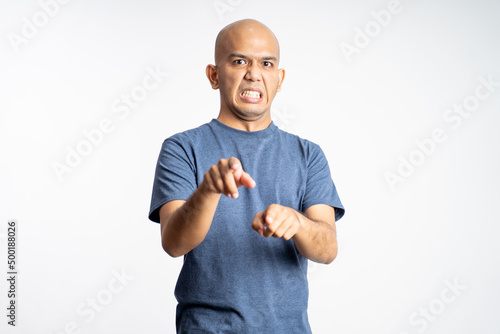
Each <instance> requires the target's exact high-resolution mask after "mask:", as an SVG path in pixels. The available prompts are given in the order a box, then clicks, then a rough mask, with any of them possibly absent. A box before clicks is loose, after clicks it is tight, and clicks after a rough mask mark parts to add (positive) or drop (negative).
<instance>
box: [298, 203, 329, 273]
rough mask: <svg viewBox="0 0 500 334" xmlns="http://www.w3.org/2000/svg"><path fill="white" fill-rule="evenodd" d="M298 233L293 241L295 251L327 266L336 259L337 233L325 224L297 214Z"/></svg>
mask: <svg viewBox="0 0 500 334" xmlns="http://www.w3.org/2000/svg"><path fill="white" fill-rule="evenodd" d="M297 215H298V219H299V221H300V228H299V231H298V232H297V233H296V234H295V235H294V237H293V241H294V243H295V246H296V247H297V250H298V251H299V252H300V254H302V256H304V257H305V258H308V259H309V260H311V261H314V262H319V263H325V264H329V263H331V262H332V261H333V260H335V258H336V257H337V233H336V231H335V228H334V227H333V226H332V225H330V224H328V223H325V222H322V221H315V220H312V219H310V218H308V217H307V216H305V215H303V214H301V213H298V212H297Z"/></svg>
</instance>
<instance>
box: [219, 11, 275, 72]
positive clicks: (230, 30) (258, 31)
mask: <svg viewBox="0 0 500 334" xmlns="http://www.w3.org/2000/svg"><path fill="white" fill-rule="evenodd" d="M250 38H258V39H261V40H262V41H263V42H264V43H267V44H269V43H271V44H273V46H274V49H275V50H274V51H275V54H276V56H277V58H278V60H279V50H280V49H279V43H278V39H277V38H276V36H275V35H274V34H273V32H272V31H271V29H269V28H268V27H267V26H266V25H264V24H262V23H260V22H259V21H256V20H252V19H245V20H240V21H236V22H233V23H231V24H229V25H227V26H226V27H224V28H223V29H222V30H221V31H220V32H219V34H218V35H217V39H216V40H215V65H218V64H219V62H220V60H221V57H224V56H225V55H227V54H228V53H229V52H231V50H234V47H235V43H236V42H238V41H242V40H249V39H250ZM256 47H258V45H256Z"/></svg>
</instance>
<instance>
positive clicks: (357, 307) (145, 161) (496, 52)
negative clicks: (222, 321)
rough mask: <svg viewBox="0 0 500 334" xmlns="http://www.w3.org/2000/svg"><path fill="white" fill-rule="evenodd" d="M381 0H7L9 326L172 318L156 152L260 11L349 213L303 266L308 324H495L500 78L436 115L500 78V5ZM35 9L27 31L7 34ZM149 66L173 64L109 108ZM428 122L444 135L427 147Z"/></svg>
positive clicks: (54, 327)
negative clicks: (107, 125) (234, 29)
mask: <svg viewBox="0 0 500 334" xmlns="http://www.w3.org/2000/svg"><path fill="white" fill-rule="evenodd" d="M41 3H53V2H50V1H48V0H46V1H42V2H41ZM224 4H225V6H226V7H223V6H224ZM216 6H219V7H218V8H219V10H217V9H216ZM388 6H389V1H385V0H384V1H347V0H342V1H299V0H293V1H284V0H283V1H250V0H231V1H230V0H220V1H213V0H208V1H138V0H135V1H132V0H129V1H115V2H106V3H104V2H101V1H95V0H94V1H78V0H73V1H71V2H69V3H67V4H60V5H58V6H57V7H54V5H52V7H51V8H52V16H48V15H47V14H44V13H45V12H43V9H42V7H41V5H40V3H39V2H37V1H14V0H9V1H8V0H3V1H2V2H1V8H0V30H1V35H0V36H1V39H0V247H1V249H0V256H1V258H0V263H1V265H0V267H1V268H2V271H3V272H4V274H1V277H4V276H5V277H6V276H7V274H6V272H7V268H6V262H7V253H6V250H7V240H6V234H7V222H8V221H9V219H15V220H16V221H17V224H18V230H17V231H18V248H17V256H18V267H17V269H18V272H19V275H18V286H17V291H18V296H17V305H18V309H17V327H16V328H11V326H8V325H7V320H8V319H7V317H6V313H7V311H6V309H5V308H6V305H7V303H8V299H7V290H8V286H7V281H6V279H4V278H2V279H1V280H0V305H2V307H1V309H2V310H3V311H2V312H1V315H0V319H2V320H1V324H0V328H1V330H0V331H1V332H2V333H43V334H49V333H96V334H97V333H173V332H174V327H175V325H174V318H175V305H176V302H175V299H174V296H173V289H174V285H175V282H176V279H177V275H178V272H179V269H180V266H181V264H182V259H172V258H170V257H169V256H168V255H167V254H166V253H164V252H163V250H162V249H161V246H160V233H159V225H157V224H155V223H152V222H150V221H148V219H147V214H148V210H149V203H150V198H151V189H152V182H153V175H154V168H155V164H156V159H157V157H158V153H159V150H160V146H161V143H162V141H163V140H164V139H165V138H166V137H168V136H170V135H172V134H174V133H176V132H180V131H183V130H186V129H189V128H193V127H195V126H198V125H200V124H202V123H205V122H208V121H210V120H211V119H212V118H214V117H217V114H218V108H219V100H218V91H213V90H212V89H211V88H210V86H209V83H208V80H207V79H206V77H205V66H206V65H207V64H208V63H213V46H214V42H215V37H216V35H217V33H218V31H219V30H220V29H221V28H222V27H224V26H225V25H227V24H229V23H231V22H233V21H235V20H238V19H242V18H255V19H258V20H260V21H262V22H263V23H265V24H266V25H268V26H269V27H270V28H271V29H272V30H273V31H274V32H275V34H276V36H277V37H278V39H279V41H280V43H281V52H282V53H281V55H282V61H281V66H282V67H283V68H285V69H286V71H287V72H286V78H285V82H284V85H283V90H282V92H281V93H279V94H278V96H277V98H276V100H275V102H274V105H273V109H272V110H273V118H274V120H275V123H276V124H277V125H278V126H279V127H281V128H283V129H285V130H287V131H289V132H293V133H296V134H298V135H300V136H301V137H304V138H307V139H310V140H312V141H314V142H316V143H318V144H320V146H321V147H322V148H323V150H324V152H325V154H326V155H327V157H328V160H329V163H330V168H331V171H332V175H333V178H334V181H335V183H336V186H337V189H338V191H339V194H340V196H341V199H342V201H343V203H344V205H345V207H346V210H347V211H346V215H345V217H344V218H343V219H342V220H341V221H340V222H339V223H338V225H337V226H338V238H339V255H338V257H337V259H336V260H335V261H334V262H333V263H332V264H331V265H328V266H324V265H315V264H312V265H311V266H310V274H309V279H310V304H309V317H310V322H311V326H312V328H313V331H314V333H347V334H358V333H360V334H361V333H363V334H365V333H384V334H390V333H391V334H392V333H395V334H403V333H406V334H414V333H423V332H425V333H439V334H443V333H454V334H456V333H482V334H490V333H491V334H493V333H494V334H498V333H499V332H500V320H499V318H498V311H499V309H500V285H499V281H500V273H499V264H500V263H499V260H498V255H499V253H500V245H499V243H498V237H499V235H500V224H499V222H500V219H499V217H500V215H499V213H498V204H499V200H500V190H499V189H500V177H499V176H498V171H499V170H500V156H499V144H500V132H499V131H498V127H499V125H500V114H499V111H500V86H496V87H494V86H493V89H492V92H490V93H489V96H488V97H487V98H484V99H483V100H481V101H479V102H480V103H479V105H478V106H475V107H474V111H472V112H471V113H470V115H468V117H462V118H460V119H461V121H460V123H458V122H459V121H458V120H456V118H455V121H453V122H451V121H450V119H448V121H447V120H446V119H445V117H446V115H447V110H448V109H449V108H453V106H454V104H462V103H464V101H468V102H471V101H472V102H474V94H475V91H476V87H478V86H479V85H481V81H480V80H481V79H480V78H481V77H482V78H485V79H487V78H488V77H491V78H492V80H493V81H495V82H497V85H498V82H499V81H500V62H499V59H500V46H499V41H500V20H499V19H498V17H499V14H500V3H499V2H498V1H488V0H483V1H474V2H473V1H464V0H462V1H450V0H449V1H428V0H427V1H425V0H419V1H417V0H413V1H411V0H401V2H400V5H399V7H398V8H399V10H400V11H399V12H398V13H396V14H394V13H393V14H391V18H390V22H389V19H387V18H386V24H385V26H383V27H382V26H381V25H380V24H378V23H376V22H377V21H375V18H374V15H373V14H372V11H375V12H377V13H380V11H381V10H387V8H388ZM40 13H41V14H40ZM44 15H45V16H44ZM44 17H45V18H48V20H46V21H44ZM37 20H38V21H37ZM26 22H31V23H33V22H35V23H36V24H37V25H38V27H36V26H35V28H36V30H35V31H33V29H32V30H31V36H30V37H29V38H26V39H25V40H23V42H22V43H21V44H17V45H16V43H13V42H12V40H13V38H14V37H12V36H18V38H25V37H22V36H23V35H22V34H23V29H24V33H25V34H28V35H30V34H29V33H28V31H29V29H28V28H26V27H25V26H26V25H29V23H26ZM377 27H378V28H377ZM365 28H368V29H372V30H369V33H370V34H371V36H372V37H368V38H369V42H366V40H365V42H366V44H367V45H362V44H360V43H361V42H362V37H359V31H360V30H361V31H363V30H364V29H365ZM357 29H358V30H357ZM357 35H358V36H357ZM356 36H357V40H356V41H357V43H358V44H357V45H358V46H359V47H358V52H357V53H354V54H352V55H351V56H350V57H346V55H345V54H344V53H343V52H342V49H341V45H344V46H345V45H346V44H350V45H352V46H353V47H356V41H355V38H356ZM18 41H19V39H18ZM342 43H346V44H342ZM361 46H362V47H361ZM148 68H150V69H155V68H159V69H160V70H161V71H162V72H166V73H168V75H164V77H163V78H162V82H161V83H159V84H158V85H157V87H156V88H155V89H153V90H151V91H148V93H147V96H145V98H144V99H143V100H142V101H140V102H139V103H138V105H137V107H135V108H133V109H132V108H131V109H130V112H129V113H128V114H127V115H125V114H124V113H123V112H122V113H115V112H113V111H114V110H115V111H116V109H113V105H114V103H117V102H116V101H118V102H119V101H120V99H121V96H122V94H131V92H132V91H134V90H135V91H136V93H137V92H139V91H140V86H141V85H142V81H143V79H144V78H145V77H147V75H148V70H147V69H148ZM151 82H152V81H151ZM137 87H139V88H137ZM480 92H481V93H482V94H483V95H485V94H486V93H487V92H488V91H487V90H486V89H485V88H484V87H483V88H480ZM476 101H478V100H477V99H476ZM122 106H123V104H122ZM448 116H450V115H448ZM455 117H457V116H456V115H455ZM104 119H109V121H110V122H111V124H112V130H111V131H108V133H106V134H104V135H103V137H102V138H97V137H96V138H97V139H99V140H97V139H96V143H97V144H95V145H93V146H91V147H90V149H91V152H89V153H88V154H87V155H86V156H84V157H82V159H81V161H79V162H78V164H76V163H75V164H74V166H75V167H74V168H71V171H66V172H65V173H64V174H63V175H62V176H61V180H59V179H58V176H57V173H56V172H55V170H54V164H55V163H60V164H66V162H65V159H66V158H67V155H68V152H69V151H68V150H71V149H76V148H77V146H78V145H80V146H81V145H85V144H82V142H85V141H86V137H85V136H84V134H83V132H84V131H91V130H92V129H95V128H97V127H98V126H99V123H100V122H101V121H102V120H104ZM435 129H442V131H443V133H444V136H445V138H446V140H444V141H442V142H441V143H436V144H433V145H430V144H428V146H427V151H428V152H427V153H428V154H427V155H423V154H424V153H419V147H418V145H417V144H416V141H425V140H429V138H431V135H432V133H433V131H435ZM438 131H439V130H438ZM82 147H83V146H82ZM86 148H87V150H89V147H88V146H87V147H86ZM410 158H411V159H413V161H414V162H415V161H416V162H418V164H417V166H414V167H412V171H411V172H409V171H408V170H406V171H407V174H405V177H401V179H400V180H399V181H401V182H396V184H393V186H392V187H391V185H390V182H388V181H387V179H386V177H387V175H388V173H394V174H393V175H395V174H396V173H398V168H400V169H401V168H402V167H399V166H400V164H401V159H404V160H408V159H410ZM406 167H407V169H408V168H409V167H408V166H406ZM403 169H404V168H403ZM120 272H124V273H125V275H126V276H127V277H128V278H127V279H125V281H124V283H120V282H119V281H116V280H115V278H114V277H115V275H117V273H120ZM450 284H451V285H456V286H458V288H456V290H455V292H453V290H450V288H449V287H448V285H450ZM93 299H95V300H96V301H97V302H96V303H97V304H96V305H95V306H94V307H95V309H98V310H99V311H96V310H95V309H93V308H92V306H91V304H90V303H91V301H92V300H93ZM4 306H5V307H4ZM424 313H426V314H427V316H424V315H423V314H424Z"/></svg>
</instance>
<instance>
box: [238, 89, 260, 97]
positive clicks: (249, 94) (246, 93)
mask: <svg viewBox="0 0 500 334" xmlns="http://www.w3.org/2000/svg"><path fill="white" fill-rule="evenodd" d="M241 96H243V97H250V98H254V99H257V98H259V97H260V93H259V92H256V91H254V90H246V91H244V92H243V93H242V94H241Z"/></svg>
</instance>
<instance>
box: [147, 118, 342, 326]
mask: <svg viewBox="0 0 500 334" xmlns="http://www.w3.org/2000/svg"><path fill="white" fill-rule="evenodd" d="M232 156H234V157H236V158H238V159H239V160H240V161H241V164H242V167H243V169H244V170H245V171H246V172H248V173H249V174H250V176H251V177H252V178H253V179H254V180H255V182H256V186H255V187H254V188H253V189H247V188H245V187H240V188H238V192H239V197H238V198H237V199H232V198H227V197H226V196H221V197H220V201H219V204H218V206H217V210H216V212H215V215H214V218H213V221H212V224H211V227H210V229H209V231H208V233H207V235H206V237H205V239H204V240H203V241H202V242H201V244H199V245H198V246H197V247H196V248H195V249H193V250H192V251H190V252H189V253H187V254H186V255H185V256H184V264H183V267H182V269H181V272H180V275H179V278H178V281H177V285H176V288H175V297H176V299H177V301H178V305H177V318H176V324H177V332H178V333H189V334H192V333H273V334H279V333H284V334H285V333H286V334H290V333H310V332H311V329H310V326H309V322H308V318H307V303H308V295H309V293H308V285H307V261H308V260H307V259H306V258H304V257H303V256H302V255H301V254H300V253H299V252H298V250H297V248H296V247H295V244H294V242H293V240H288V241H286V240H284V239H278V238H265V237H261V236H259V234H258V233H257V232H255V231H254V230H253V229H252V228H251V225H252V221H253V218H254V216H255V214H256V213H258V212H261V211H263V210H264V209H266V208H267V207H268V206H269V205H270V204H272V203H277V204H281V205H284V206H288V207H291V208H293V209H295V210H297V211H300V212H304V211H305V210H306V209H308V208H309V207H310V206H312V205H315V204H327V205H331V206H332V207H334V208H335V218H336V220H339V219H340V218H341V217H342V216H343V214H344V208H343V206H342V203H341V202H340V199H339V196H338V194H337V191H336V188H335V185H334V183H333V181H332V178H331V176H330V169H329V166H328V162H327V160H326V158H325V155H324V154H323V151H322V150H321V148H320V147H319V146H318V145H316V144H314V143H312V142H310V141H308V140H305V139H302V138H300V137H298V136H296V135H292V134H290V133H287V132H285V131H283V130H280V129H279V128H278V127H277V126H276V125H275V124H274V123H271V125H270V126H269V127H267V128H266V129H264V130H260V131H253V132H249V131H242V130H238V129H234V128H232V127H229V126H227V125H225V124H223V123H221V122H220V121H218V120H216V119H213V120H212V121H211V122H209V123H207V124H204V125H201V126H200V127H198V128H195V129H191V130H188V131H185V132H181V133H177V134H175V135H173V136H171V137H170V138H168V139H166V140H165V141H164V143H163V146H162V149H161V152H160V156H159V158H158V164H157V167H156V175H155V180H154V185H153V196H152V200H151V209H150V213H149V218H150V219H151V220H152V221H155V222H159V209H160V207H161V206H162V205H163V204H165V203H167V202H169V201H172V200H187V199H188V198H189V197H190V196H191V194H192V193H193V192H194V191H195V190H196V188H197V187H198V186H199V185H200V184H201V183H202V181H203V176H204V174H205V172H206V171H208V170H209V169H210V167H211V166H212V165H214V164H216V163H217V162H218V161H219V159H228V158H230V157H232Z"/></svg>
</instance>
